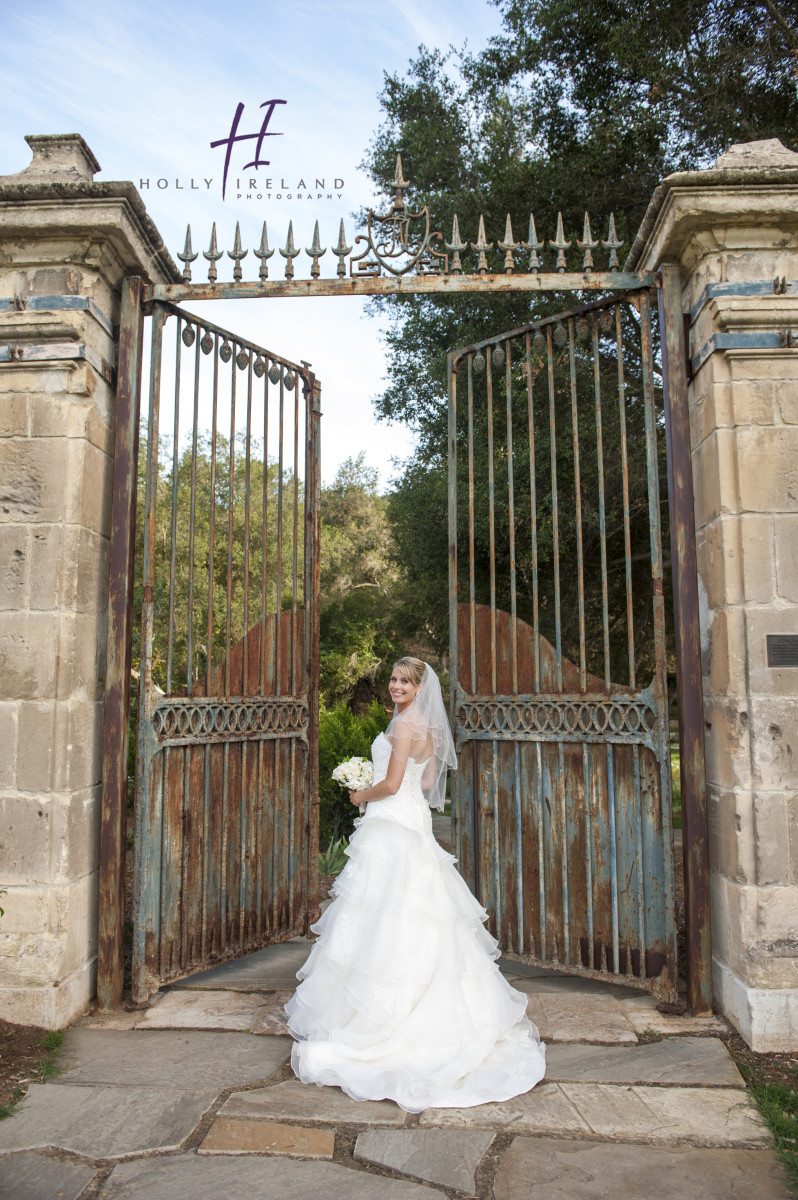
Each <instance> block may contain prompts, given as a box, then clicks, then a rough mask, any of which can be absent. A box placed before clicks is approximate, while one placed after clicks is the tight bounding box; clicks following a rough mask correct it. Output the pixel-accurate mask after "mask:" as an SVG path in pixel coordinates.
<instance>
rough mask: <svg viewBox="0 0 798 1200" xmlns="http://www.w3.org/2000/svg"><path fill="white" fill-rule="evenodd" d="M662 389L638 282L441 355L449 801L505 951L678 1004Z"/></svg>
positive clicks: (464, 865) (466, 863)
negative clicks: (446, 421) (445, 394)
mask: <svg viewBox="0 0 798 1200" xmlns="http://www.w3.org/2000/svg"><path fill="white" fill-rule="evenodd" d="M655 383H656V380H655V373H654V358H653V353H652V321H651V299H650V292H649V290H648V289H646V288H643V289H641V290H639V291H637V292H626V293H624V294H623V296H619V295H615V296H611V297H610V298H607V299H602V300H599V301H596V302H594V303H592V304H587V305H585V306H583V307H580V308H574V309H571V310H570V311H568V312H564V313H561V314H560V315H559V316H553V317H550V318H547V319H546V320H542V321H539V322H536V323H534V324H531V325H529V326H526V327H524V328H521V329H516V330H513V331H511V332H509V333H503V334H500V335H498V336H496V337H493V338H490V339H488V340H486V341H484V342H479V343H476V344H474V345H472V346H468V347H465V348H463V349H461V350H458V351H456V352H454V353H452V354H451V355H450V356H449V405H450V454H449V481H450V548H449V549H450V616H451V620H450V629H451V679H452V707H453V712H454V717H455V738H456V743H457V748H458V757H459V770H458V771H457V773H456V777H455V792H454V796H453V806H452V807H453V816H454V824H455V843H456V853H457V855H458V858H459V861H460V864H461V870H462V871H463V874H464V876H465V878H466V880H467V881H468V883H469V884H470V886H471V887H472V888H473V890H474V892H475V894H476V895H477V896H478V897H479V899H480V900H481V901H482V903H483V904H484V905H485V906H486V908H487V909H488V912H489V920H490V925H491V928H492V931H493V933H494V934H495V936H497V937H498V939H499V942H500V946H501V949H502V953H503V954H504V955H505V957H508V958H512V959H517V960H520V961H527V962H532V963H538V964H541V965H545V966H547V967H551V968H554V969H556V970H561V971H565V972H568V973H575V974H582V975H590V976H597V977H600V978H606V979H615V980H618V981H622V982H624V983H627V984H631V985H633V986H639V987H645V988H648V989H649V990H651V991H652V992H654V993H655V994H656V995H657V996H659V997H660V998H662V999H667V1000H671V1001H672V1000H675V999H676V993H677V973H676V927H675V912H674V884H673V855H672V832H671V794H670V756H669V728H668V713H667V707H668V698H667V681H666V662H665V615H664V601H663V588H662V582H663V566H662V548H661V537H660V515H659V503H660V495H659V478H658V476H659V465H660V450H661V445H662V439H661V438H660V437H659V434H660V432H661V426H662V407H661V405H660V404H659V403H658V402H657V399H658V398H657V396H656V395H655ZM632 458H636V459H637V464H638V469H637V470H635V471H630V462H631V460H632ZM663 461H664V460H663ZM636 480H638V481H642V482H641V483H637V484H636V482H635V481H636ZM641 546H645V547H646V550H645V552H641ZM633 549H634V553H633Z"/></svg>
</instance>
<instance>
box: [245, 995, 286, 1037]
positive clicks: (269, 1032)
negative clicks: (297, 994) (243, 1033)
mask: <svg viewBox="0 0 798 1200" xmlns="http://www.w3.org/2000/svg"><path fill="white" fill-rule="evenodd" d="M292 995H293V992H265V993H263V995H262V997H261V999H263V1000H264V1001H265V1003H264V1004H261V1006H260V1008H259V1009H258V1011H257V1014H256V1016H255V1024H254V1025H253V1026H252V1032H253V1033H257V1034H259V1035H264V1036H269V1037H272V1036H274V1035H275V1034H278V1035H279V1034H285V1033H287V1032H288V1014H287V1013H286V1011H285V1004H286V1001H287V1000H289V999H290V998H291V996H292Z"/></svg>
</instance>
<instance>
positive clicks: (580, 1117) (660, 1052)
mask: <svg viewBox="0 0 798 1200" xmlns="http://www.w3.org/2000/svg"><path fill="white" fill-rule="evenodd" d="M310 947H311V943H310V942H309V941H307V940H306V939H304V938H295V939H293V940H292V941H291V942H286V943H283V944H282V945H279V946H273V947H271V948H269V949H268V950H263V951H259V952H258V953H257V954H252V955H249V956H248V957H247V958H245V959H242V960H240V961H239V962H237V963H226V964H224V965H223V966H220V967H216V968H214V969H213V970H211V971H207V972H205V973H204V974H202V975H199V976H195V977H194V978H192V979H188V980H185V981H184V982H183V983H182V984H180V985H178V986H174V987H170V988H165V989H164V990H163V991H162V992H160V993H157V994H156V996H154V997H153V1000H152V1003H151V1005H150V1006H149V1007H148V1008H146V1009H144V1010H137V1011H133V1012H122V1011H120V1012H118V1013H115V1014H113V1015H101V1014H97V1015H94V1016H92V1017H89V1018H87V1019H86V1020H85V1021H83V1022H82V1023H81V1025H80V1026H79V1027H77V1028H75V1029H72V1030H70V1031H69V1032H68V1033H67V1037H66V1040H65V1046H64V1053H63V1058H62V1060H61V1061H62V1066H63V1071H62V1073H61V1074H60V1075H59V1076H58V1077H56V1078H55V1079H53V1080H51V1081H50V1082H49V1083H46V1084H35V1085H32V1086H31V1087H30V1089H29V1091H28V1093H27V1095H26V1097H25V1099H24V1100H23V1102H22V1104H21V1105H20V1107H19V1110H18V1111H17V1113H16V1114H15V1115H14V1116H13V1117H12V1118H11V1119H10V1120H8V1121H3V1122H2V1123H0V1200H134V1197H135V1200H150V1198H152V1200H189V1198H190V1200H206V1198H207V1200H218V1197H220V1196H228V1195H229V1196H247V1195H249V1194H251V1195H253V1196H267V1197H270V1196H282V1195H283V1194H287V1195H290V1196H291V1200H304V1198H305V1197H307V1198H308V1200H310V1197H313V1200H317V1198H318V1197H319V1196H322V1197H323V1198H324V1200H338V1197H341V1198H342V1200H343V1198H344V1197H346V1200H375V1198H377V1200H435V1197H439V1196H441V1197H442V1196H448V1197H449V1198H450V1200H454V1198H455V1197H458V1196H459V1197H465V1196H474V1197H475V1198H476V1200H489V1198H490V1197H495V1200H537V1198H538V1197H540V1200H543V1198H544V1197H545V1200H599V1198H605V1200H606V1198H607V1197H616V1196H617V1195H618V1194H623V1197H624V1200H638V1197H639V1198H640V1200H642V1197H644V1196H645V1197H646V1200H648V1197H649V1196H650V1195H651V1194H652V1187H654V1188H655V1190H656V1191H657V1192H664V1193H666V1194H671V1195H674V1196H681V1195H690V1197H691V1200H721V1197H723V1198H726V1197H731V1198H732V1200H734V1198H736V1197H738V1196H739V1197H742V1196H744V1195H745V1196H746V1197H748V1196H749V1195H756V1196H757V1198H758V1200H783V1198H784V1197H786V1196H787V1195H788V1193H787V1191H786V1184H785V1181H784V1176H783V1173H782V1171H781V1168H780V1167H779V1165H778V1162H777V1159H776V1157H775V1155H774V1153H773V1150H772V1149H771V1148H770V1139H769V1135H768V1132H767V1130H766V1128H765V1126H764V1125H763V1123H762V1121H761V1119H760V1117H759V1115H758V1114H757V1112H756V1110H755V1108H754V1107H753V1105H752V1104H751V1103H750V1101H749V1098H748V1095H747V1094H746V1092H745V1090H744V1088H743V1087H742V1080H741V1078H740V1075H739V1073H738V1071H737V1069H736V1067H735V1066H734V1063H733V1062H732V1061H731V1059H730V1057H729V1055H728V1053H727V1051H726V1048H725V1046H724V1045H723V1043H722V1042H721V1041H720V1040H719V1038H718V1037H717V1033H718V1032H720V1031H722V1030H724V1029H725V1028H726V1025H725V1022H722V1021H720V1020H719V1019H717V1018H710V1019H695V1018H689V1017H675V1016H669V1015H665V1014H661V1013H658V1012H657V1008H656V1000H655V999H654V998H653V997H651V996H648V995H643V994H641V993H640V992H635V991H633V990H631V989H629V988H627V987H624V986H623V985H604V984H601V983H598V982H596V981H595V980H591V979H571V978H569V977H567V976H563V975H559V974H554V973H553V972H549V971H544V970H542V969H541V968H538V967H531V966H528V965H526V964H518V963H511V962H505V963H502V964H501V968H502V970H503V971H504V973H505V975H506V977H507V978H508V979H510V980H511V981H512V983H513V986H514V987H517V988H519V989H520V990H522V991H524V992H526V993H527V995H528V997H529V1012H530V1015H531V1016H532V1018H533V1019H534V1020H535V1021H536V1023H537V1024H538V1025H539V1027H540V1029H541V1033H542V1034H543V1036H544V1038H545V1039H546V1041H547V1042H548V1046H547V1076H546V1079H545V1080H544V1081H543V1083H541V1084H540V1085H538V1087H536V1088H534V1089H533V1090H532V1091H531V1092H529V1093H527V1094H526V1095H524V1096H519V1097H516V1098H514V1099H513V1100H509V1101H506V1102H505V1103H503V1104H487V1105H480V1106H478V1107H476V1108H470V1109H428V1110H427V1111H426V1112H424V1113H421V1114H420V1115H418V1116H411V1115H408V1114H407V1113H405V1112H404V1111H403V1110H402V1109H401V1108H399V1107H398V1106H397V1105H396V1104H394V1103H393V1102H391V1101H372V1102H368V1103H358V1102H356V1101H354V1100H351V1099H350V1098H349V1097H348V1096H346V1095H345V1094H344V1093H343V1092H341V1091H340V1090H339V1089H338V1088H317V1087H315V1086H306V1085H304V1084H301V1083H300V1082H299V1081H298V1080H296V1079H294V1078H293V1076H291V1074H290V1067H289V1065H288V1060H289V1056H290V1050H291V1039H290V1038H289V1037H288V1036H286V1032H285V1014H284V1011H283V1005H284V1003H285V1001H286V999H287V998H288V996H289V995H290V993H291V991H292V990H293V987H294V986H295V982H296V981H295V978H294V977H295V973H296V971H297V970H298V969H299V968H300V967H301V966H302V964H303V962H304V961H305V959H306V958H307V955H308V953H309V951H310ZM651 1031H655V1032H658V1033H659V1034H660V1035H661V1036H662V1040H660V1041H651V1040H650V1039H649V1038H646V1039H644V1040H643V1042H641V1041H640V1040H639V1038H640V1036H641V1035H642V1034H645V1033H650V1032H651ZM673 1033H677V1034H679V1036H677V1037H673V1036H669V1035H671V1034H673ZM264 1035H265V1036H264ZM699 1035H700V1036H699ZM70 1155H71V1156H72V1157H69V1156H70ZM75 1156H78V1157H75ZM123 1157H124V1158H125V1159H126V1160H129V1161H124V1162H119V1161H116V1162H115V1160H118V1159H121V1158H123ZM441 1189H443V1190H441ZM84 1192H85V1195H84Z"/></svg>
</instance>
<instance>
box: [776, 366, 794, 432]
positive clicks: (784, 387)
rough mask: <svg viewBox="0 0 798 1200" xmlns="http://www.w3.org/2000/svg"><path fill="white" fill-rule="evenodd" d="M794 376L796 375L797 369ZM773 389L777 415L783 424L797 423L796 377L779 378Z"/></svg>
mask: <svg viewBox="0 0 798 1200" xmlns="http://www.w3.org/2000/svg"><path fill="white" fill-rule="evenodd" d="M795 376H798V370H796V372H795ZM774 391H775V396H776V412H777V414H778V416H779V417H781V419H782V421H783V422H784V424H785V425H798V378H796V377H793V379H780V380H779V381H778V382H777V383H776V384H775V387H774Z"/></svg>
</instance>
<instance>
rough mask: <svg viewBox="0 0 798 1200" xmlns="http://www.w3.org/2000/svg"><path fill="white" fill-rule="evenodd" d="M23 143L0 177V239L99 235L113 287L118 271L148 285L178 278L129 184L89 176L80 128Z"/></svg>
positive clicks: (92, 167) (94, 164) (91, 169)
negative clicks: (16, 166)
mask: <svg viewBox="0 0 798 1200" xmlns="http://www.w3.org/2000/svg"><path fill="white" fill-rule="evenodd" d="M25 141H26V142H27V143H28V145H29V146H30V148H31V150H32V151H33V159H32V160H31V162H30V163H29V164H28V166H27V167H25V168H24V170H22V171H19V172H18V173H17V174H15V175H0V241H6V242H13V243H15V244H17V245H21V244H23V243H25V242H27V241H29V240H30V239H32V240H36V241H39V242H42V241H45V240H47V239H51V238H53V237H54V236H55V237H76V238H78V239H82V238H89V239H91V241H92V242H93V243H96V242H97V240H98V239H99V242H100V243H101V244H110V246H111V247H112V249H113V255H112V257H113V259H114V263H113V266H112V267H111V275H112V276H113V277H114V278H112V279H110V281H111V283H112V286H116V287H118V286H119V284H120V283H121V279H122V277H123V276H125V275H140V276H141V277H142V278H143V279H145V280H147V282H149V283H177V282H178V281H179V280H180V279H181V273H180V271H179V269H178V267H177V266H176V264H175V262H174V260H173V259H172V256H171V255H170V253H169V251H168V250H167V248H166V246H165V244H164V241H163V238H162V237H161V234H160V233H159V231H158V229H157V227H156V225H155V223H154V222H153V220H152V218H151V217H150V215H149V214H148V212H147V209H146V207H145V205H144V201H143V200H142V198H141V196H140V195H139V193H138V190H137V188H136V186H135V184H133V183H131V182H130V181H129V180H110V181H103V182H100V181H96V180H95V179H94V175H95V174H96V172H97V171H99V170H100V164H99V163H98V161H97V159H96V158H95V156H94V154H93V153H92V151H91V149H90V148H89V146H88V145H87V144H86V142H85V141H84V139H83V138H82V137H81V135H80V134H79V133H59V134H29V135H28V136H27V137H26V138H25ZM4 265H5V266H6V268H8V267H12V266H13V263H12V262H10V261H7V262H6V263H5V264H4Z"/></svg>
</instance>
